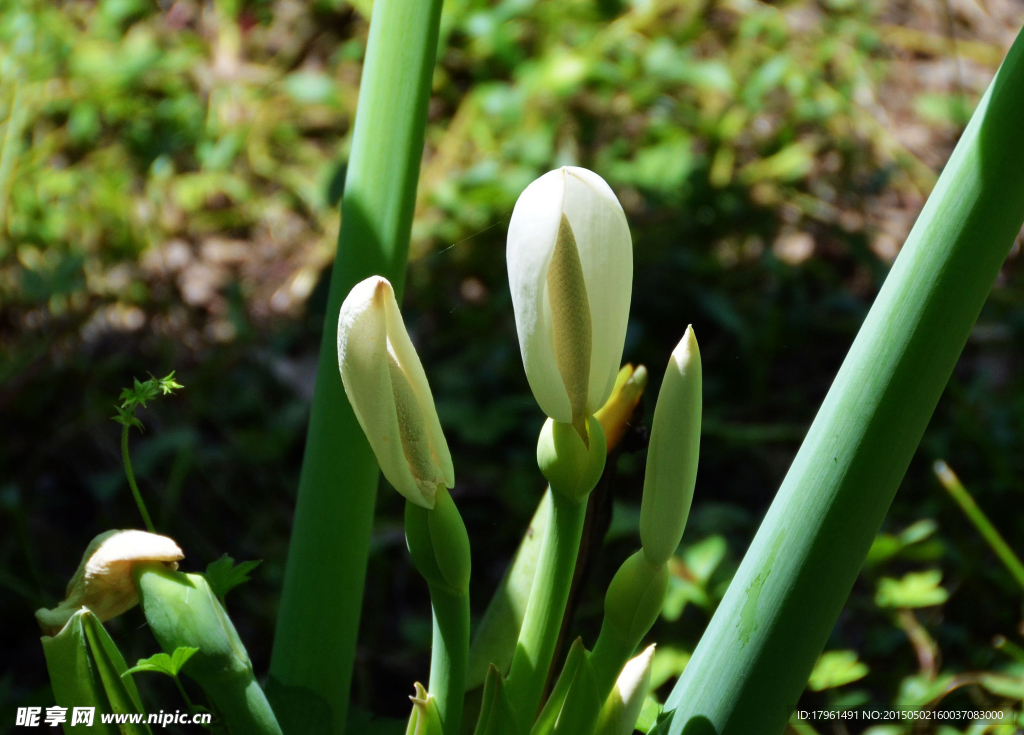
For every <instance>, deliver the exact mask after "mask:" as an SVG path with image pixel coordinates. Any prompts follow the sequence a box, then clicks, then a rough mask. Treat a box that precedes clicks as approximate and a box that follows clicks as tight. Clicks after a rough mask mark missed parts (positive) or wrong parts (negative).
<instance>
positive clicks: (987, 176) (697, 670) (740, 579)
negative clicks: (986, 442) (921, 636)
mask: <svg viewBox="0 0 1024 735" xmlns="http://www.w3.org/2000/svg"><path fill="white" fill-rule="evenodd" d="M1021 119H1024V35H1022V36H1018V38H1017V41H1016V42H1015V43H1014V45H1013V48H1011V50H1010V52H1009V54H1008V55H1007V57H1006V60H1005V61H1004V62H1003V65H1002V67H1001V68H1000V70H999V72H998V73H997V74H996V77H995V79H994V80H993V82H992V85H991V86H990V87H989V90H988V92H986V94H985V95H984V97H983V98H982V99H981V101H980V102H979V103H978V108H977V110H976V111H975V113H974V116H973V117H972V119H971V122H970V124H969V125H968V126H967V129H966V130H965V131H964V134H963V136H962V137H961V139H960V142H959V143H958V144H957V147H956V150H955V151H954V152H953V155H952V156H951V158H950V160H949V162H948V163H947V164H946V167H945V168H944V169H943V171H942V175H941V176H940V177H939V181H938V183H937V184H936V186H935V189H934V191H933V192H932V193H931V196H929V198H928V202H927V203H926V204H925V207H924V209H923V210H922V212H921V216H920V217H919V218H918V221H917V223H916V224H915V225H914V229H913V230H912V232H911V233H910V236H909V237H908V239H907V241H906V243H905V244H904V245H903V248H902V250H901V251H900V254H899V257H898V258H897V259H896V262H895V263H894V264H893V267H892V271H891V272H890V273H889V276H888V277H887V278H886V281H885V284H884V285H883V286H882V289H881V291H880V292H879V294H878V298H877V299H876V300H875V303H874V305H873V306H872V307H871V311H870V312H869V313H868V316H867V318H866V319H865V321H864V324H863V325H862V326H861V329H860V332H859V333H858V335H857V338H856V340H855V341H854V343H853V346H852V347H851V348H850V353H849V354H848V355H847V357H846V359H845V360H844V362H843V366H842V368H841V369H840V370H839V374H838V375H837V376H836V379H835V382H834V383H833V384H832V387H831V389H830V390H829V393H828V396H827V397H826V398H825V402H824V403H823V404H822V406H821V409H820V410H819V412H818V415H817V416H816V417H815V419H814V423H813V424H812V425H811V428H810V429H809V430H808V432H807V436H806V438H805V439H804V442H803V445H802V446H801V447H800V451H799V452H798V453H797V456H796V458H795V459H794V460H793V465H792V466H791V467H790V469H789V472H788V473H787V475H786V479H785V480H784V481H783V483H782V487H781V488H779V491H778V493H777V494H776V496H775V500H774V501H773V502H772V505H771V508H770V509H769V510H768V514H767V515H766V516H765V519H764V522H763V523H762V524H761V527H760V528H759V529H758V532H757V535H756V536H755V537H754V540H753V541H752V542H751V545H750V548H749V549H748V551H747V553H746V555H745V556H744V558H743V562H742V563H741V564H740V567H739V569H737V571H736V574H735V576H734V577H733V580H732V582H731V584H730V586H729V589H728V591H727V593H726V595H725V597H724V599H723V600H722V602H721V604H720V605H719V606H718V609H717V610H716V611H715V614H714V616H713V617H712V620H711V623H710V624H709V625H708V629H707V631H706V632H705V633H704V635H703V637H702V638H701V640H700V643H699V644H698V645H697V648H696V650H695V651H694V653H693V657H692V658H691V659H690V662H689V664H687V666H686V669H685V671H684V672H683V675H682V676H681V677H680V679H679V681H678V682H677V684H676V686H675V689H674V690H673V692H672V694H671V696H670V697H669V699H668V701H667V703H666V715H667V718H666V720H663V721H662V722H661V723H660V724H659V725H658V729H657V732H658V733H659V735H663V734H664V733H669V735H680V733H686V735H704V734H710V733H715V735H749V733H758V734H759V735H773V734H774V733H781V732H782V731H783V729H784V728H785V726H786V722H787V721H788V719H789V716H790V713H791V712H792V709H793V707H794V705H795V703H796V702H797V700H798V698H799V697H800V693H801V692H802V691H803V689H804V688H805V687H806V685H807V677H808V675H809V674H810V672H811V669H812V668H813V666H814V662H815V661H816V660H817V658H818V656H819V655H820V654H821V651H822V648H823V647H824V645H825V642H826V641H827V640H828V636H829V633H830V632H831V631H832V628H833V626H834V625H835V621H836V618H837V617H838V616H839V613H840V612H841V611H842V608H843V604H844V602H845V601H846V598H847V597H848V596H849V594H850V590H851V588H852V587H853V584H854V582H855V581H856V579H857V575H858V574H859V572H860V569H861V566H862V565H863V563H864V559H865V557H866V556H867V552H868V549H869V548H870V547H871V542H872V540H873V539H874V537H875V535H876V534H877V532H878V529H879V527H880V526H881V524H882V521H883V519H884V518H885V514H886V511H887V510H888V508H889V504H890V503H891V502H892V499H893V496H894V495H895V493H896V490H897V488H898V487H899V484H900V482H901V481H902V479H903V476H904V474H905V473H906V470H907V467H908V466H909V464H910V461H911V459H912V458H913V456H914V452H915V451H916V449H917V446H918V444H919V443H920V441H921V437H922V436H923V434H924V431H925V428H926V427H927V425H928V421H929V420H930V418H931V416H932V413H933V412H934V410H935V406H936V404H937V403H938V400H939V398H940V396H941V395H942V392H943V389H944V388H945V386H946V382H947V381H948V380H949V376H950V374H951V373H952V372H953V367H954V366H955V365H956V361H957V358H958V357H959V355H960V352H961V351H962V350H963V348H964V345H965V344H966V342H967V338H968V336H969V335H970V332H971V329H972V327H973V326H974V323H975V321H976V319H977V318H978V314H979V312H980V311H981V307H982V305H983V304H984V303H985V299H986V298H987V296H988V293H989V291H990V290H991V289H992V285H993V283H995V280H996V276H997V275H998V274H999V270H1000V267H1001V266H1002V264H1003V261H1004V260H1005V258H1006V254H1007V252H1009V249H1010V246H1011V245H1012V244H1013V241H1014V238H1015V237H1016V236H1017V233H1018V232H1019V231H1020V227H1021V222H1022V220H1024V165H1022V163H1024V136H1021V134H1020V121H1021Z"/></svg>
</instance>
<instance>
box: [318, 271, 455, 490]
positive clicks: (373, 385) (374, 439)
mask: <svg viewBox="0 0 1024 735" xmlns="http://www.w3.org/2000/svg"><path fill="white" fill-rule="evenodd" d="M338 366H339V368H340V370H341V382H342V383H343V384H344V386H345V393H346V394H347V395H348V400H349V402H350V403H351V404H352V410H353V411H354V412H355V415H356V419H357V420H358V421H359V425H360V426H361V427H362V428H363V432H364V433H365V434H366V439H367V441H369V443H370V447H371V448H372V449H373V453H374V454H375V455H376V457H377V462H378V463H379V464H380V469H381V472H383V473H384V477H386V478H387V479H388V482H390V483H391V484H392V485H393V486H394V488H395V489H396V490H397V491H398V492H400V493H401V494H402V495H404V496H405V497H406V498H407V499H408V500H410V501H412V502H413V503H416V504H417V505H421V506H423V507H424V508H432V507H434V493H435V491H436V489H437V487H438V485H444V486H446V487H449V488H450V487H454V486H455V470H454V468H453V467H452V457H451V454H450V453H449V451H448V443H447V442H446V441H445V438H444V433H443V432H442V431H441V422H440V420H439V419H438V418H437V409H436V408H435V407H434V397H433V395H432V394H431V392H430V385H429V384H428V383H427V376H426V374H425V373H424V372H423V365H422V363H420V358H419V355H417V354H416V348H415V347H413V344H412V340H410V339H409V333H408V332H407V331H406V329H405V322H403V321H402V314H401V312H400V311H399V309H398V302H397V301H395V292H394V289H392V288H391V284H390V283H389V282H388V281H387V279H385V278H381V277H380V276H373V277H371V278H367V279H366V280H365V281H362V282H360V283H358V284H356V285H355V287H354V288H353V289H352V291H351V292H349V295H348V297H347V298H346V299H345V303H343V304H342V305H341V314H340V316H339V318H338Z"/></svg>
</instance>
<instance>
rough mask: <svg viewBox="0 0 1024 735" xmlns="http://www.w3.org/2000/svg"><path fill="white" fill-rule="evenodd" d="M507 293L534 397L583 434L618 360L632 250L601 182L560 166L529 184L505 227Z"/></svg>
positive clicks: (616, 204) (584, 171) (626, 315)
mask: <svg viewBox="0 0 1024 735" xmlns="http://www.w3.org/2000/svg"><path fill="white" fill-rule="evenodd" d="M506 257H507V260H508V278H509V286H510V288H511V292H512V305H513V307H514V309H515V315H516V329H517V331H518V333H519V347H520V350H521V352H522V356H523V364H524V366H525V368H526V378H527V380H529V382H530V388H531V389H532V390H533V395H534V397H535V398H536V399H537V403H538V404H540V407H541V410H542V411H544V413H546V414H547V415H548V416H550V417H551V418H553V419H554V420H555V421H558V422H561V423H563V424H570V425H572V426H574V427H575V428H576V430H577V432H578V433H579V434H580V435H581V436H584V435H585V432H586V419H587V417H589V416H590V415H592V414H593V413H594V412H595V411H597V409H599V408H600V407H601V406H602V405H603V404H604V402H605V400H606V399H607V398H608V395H609V394H610V393H611V390H612V386H613V384H614V383H615V375H616V373H617V372H618V370H619V363H620V362H621V361H622V347H623V343H624V341H625V337H626V322H627V321H628V318H629V300H630V295H631V292H632V287H633V286H632V281H633V245H632V240H631V238H630V234H629V226H628V225H627V223H626V216H625V214H624V213H623V211H622V206H621V205H620V204H619V201H618V199H616V198H615V194H614V193H613V192H612V190H611V188H610V187H609V186H608V184H607V183H605V181H604V179H602V178H601V177H600V176H598V175H597V174H595V173H594V172H593V171H588V170H587V169H584V168H577V167H573V166H566V167H563V168H560V169H557V170H555V171H550V172H548V173H546V174H544V175H543V176H541V177H540V178H539V179H537V180H536V181H534V182H533V183H532V184H530V185H529V186H528V187H526V190H525V191H523V193H522V194H521V195H520V197H519V200H518V201H517V202H516V206H515V209H514V210H513V212H512V220H511V222H510V223H509V228H508V248H507V251H506Z"/></svg>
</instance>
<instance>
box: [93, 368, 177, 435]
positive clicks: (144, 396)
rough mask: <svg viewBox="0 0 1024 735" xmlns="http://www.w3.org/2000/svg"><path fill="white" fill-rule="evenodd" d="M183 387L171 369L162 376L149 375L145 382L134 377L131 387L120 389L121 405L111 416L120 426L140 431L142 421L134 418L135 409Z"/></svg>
mask: <svg viewBox="0 0 1024 735" xmlns="http://www.w3.org/2000/svg"><path fill="white" fill-rule="evenodd" d="M183 387H184V386H182V385H181V383H179V382H177V381H176V380H175V379H174V371H173V370H172V371H171V372H170V373H169V374H168V375H167V377H164V378H154V377H152V376H150V379H149V380H147V381H145V382H143V381H140V380H139V379H138V378H135V379H134V381H133V385H132V387H131V388H125V389H123V390H122V391H121V395H120V396H119V397H118V400H120V401H121V405H120V406H116V408H117V416H112V417H111V418H112V419H113V420H114V421H116V422H117V423H119V424H121V425H122V426H134V427H136V428H138V429H139V430H140V431H141V430H142V429H143V426H142V422H141V421H139V420H138V418H136V416H135V409H137V408H138V407H139V406H142V407H143V408H146V402H147V401H149V400H152V399H153V398H156V397H157V396H166V395H170V394H171V393H173V392H174V391H176V390H179V389H181V388H183Z"/></svg>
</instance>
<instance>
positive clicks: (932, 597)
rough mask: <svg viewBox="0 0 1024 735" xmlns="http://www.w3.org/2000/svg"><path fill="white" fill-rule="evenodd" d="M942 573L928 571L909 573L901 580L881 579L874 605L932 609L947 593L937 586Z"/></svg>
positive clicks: (936, 570)
mask: <svg viewBox="0 0 1024 735" xmlns="http://www.w3.org/2000/svg"><path fill="white" fill-rule="evenodd" d="M941 581H942V572H940V571H939V570H938V569H929V570H928V571H924V572H910V573H909V574H907V575H905V576H904V577H903V579H892V578H891V577H883V578H882V579H881V580H879V582H878V591H877V592H876V593H875V604H876V605H878V606H879V607H886V608H898V607H932V606H934V605H941V604H942V603H944V602H945V601H946V600H947V599H948V597H949V593H948V592H946V590H945V589H944V588H942V587H940V586H939V582H941Z"/></svg>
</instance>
